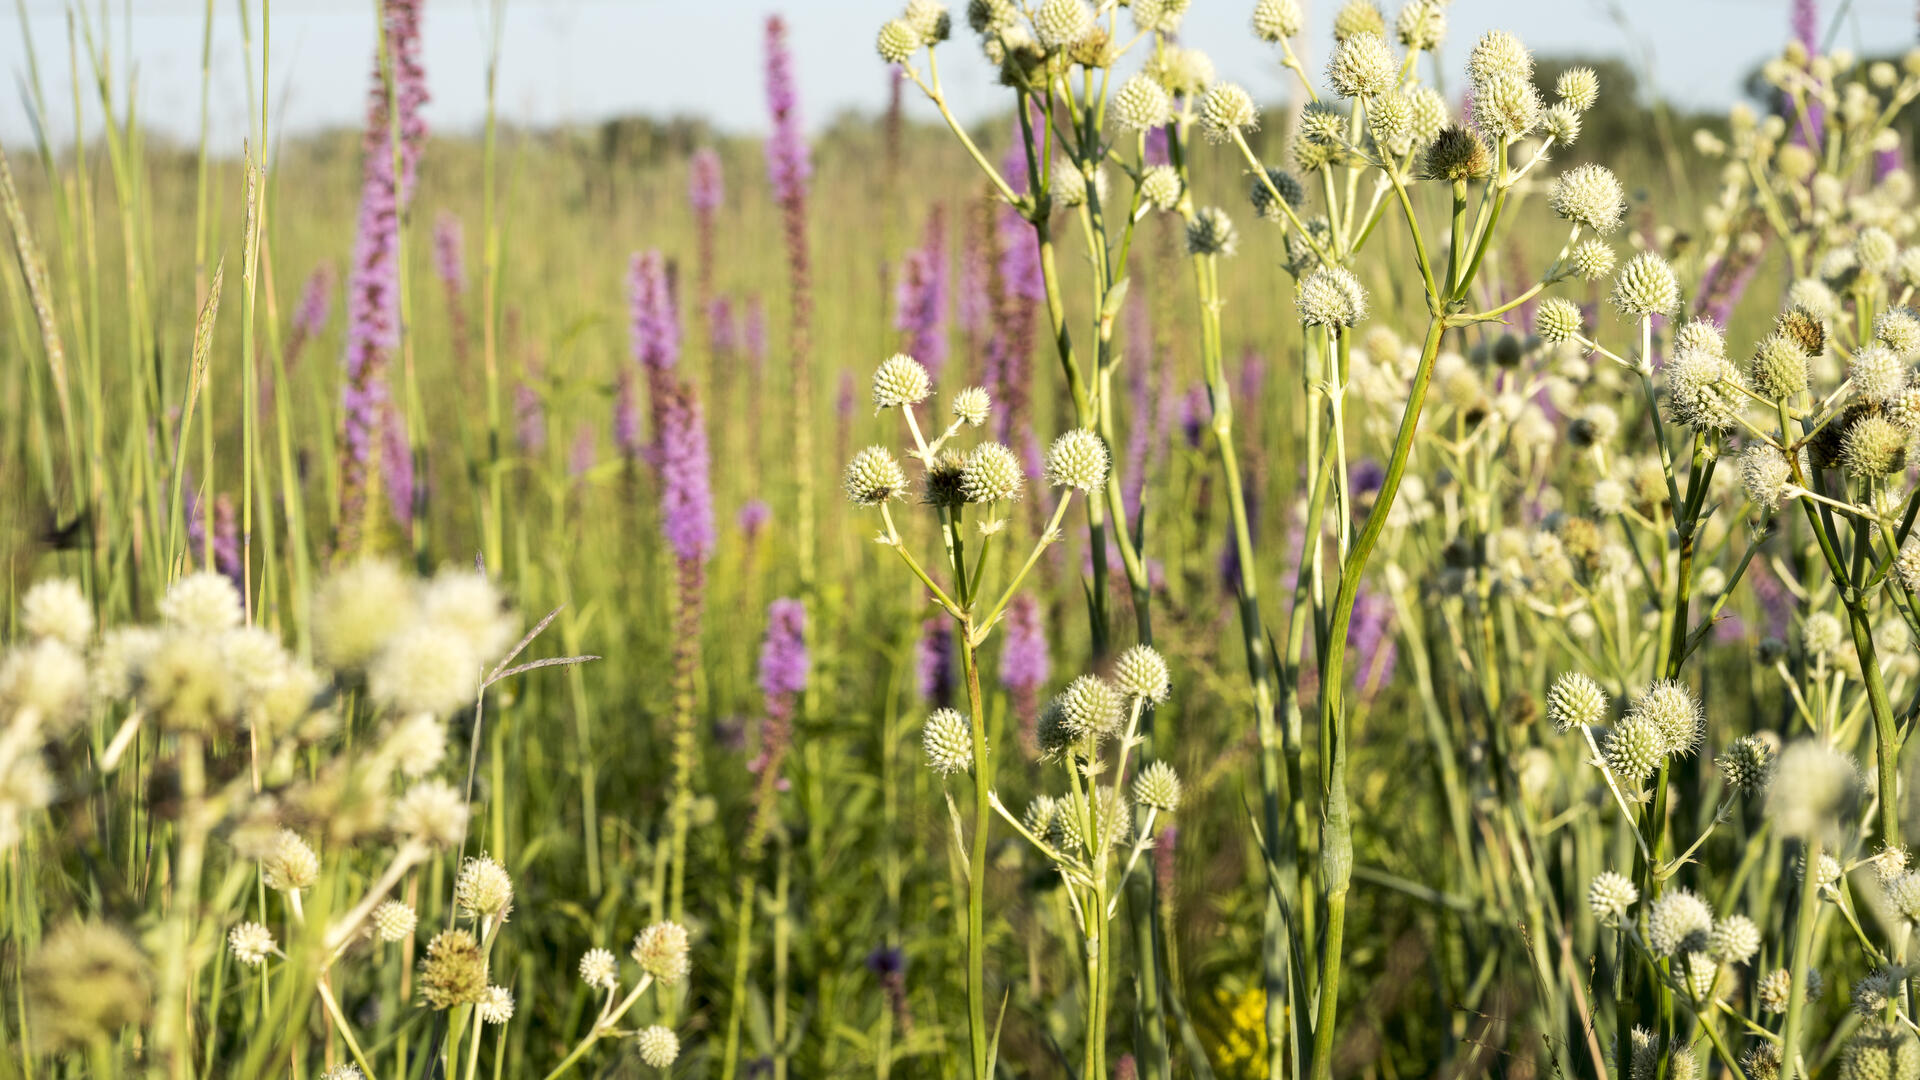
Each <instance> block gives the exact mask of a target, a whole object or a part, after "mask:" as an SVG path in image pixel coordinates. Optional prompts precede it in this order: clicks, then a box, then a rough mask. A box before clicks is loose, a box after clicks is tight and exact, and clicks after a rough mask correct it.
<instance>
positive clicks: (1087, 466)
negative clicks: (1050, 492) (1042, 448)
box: [1046, 428, 1111, 491]
mask: <svg viewBox="0 0 1920 1080" xmlns="http://www.w3.org/2000/svg"><path fill="white" fill-rule="evenodd" d="M1110 460H1111V459H1110V458H1108V456H1107V444H1106V443H1105V442H1104V441H1103V440H1102V439H1101V438H1100V436H1099V435H1096V434H1094V432H1092V431H1091V430H1089V429H1087V428H1074V429H1073V430H1071V431H1068V432H1067V433H1066V434H1064V435H1061V436H1060V437H1059V438H1057V439H1055V440H1053V445H1051V446H1049V447H1047V458H1046V473H1047V483H1048V484H1049V485H1051V486H1053V487H1070V488H1079V489H1080V490H1081V491H1092V490H1093V489H1094V488H1097V487H1099V486H1100V485H1101V484H1104V483H1106V482H1107V468H1108V463H1109V461H1110Z"/></svg>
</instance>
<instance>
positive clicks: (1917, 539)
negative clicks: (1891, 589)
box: [1893, 533, 1920, 592]
mask: <svg viewBox="0 0 1920 1080" xmlns="http://www.w3.org/2000/svg"><path fill="white" fill-rule="evenodd" d="M1893 569H1894V572H1895V573H1897V574H1899V575H1900V581H1901V582H1902V583H1903V584H1905V585H1906V587H1907V588H1908V589H1910V590H1913V591H1915V592H1920V533H1916V534H1912V535H1909V536H1908V537H1907V542H1906V543H1904V544H1901V545H1900V554H1899V555H1898V556H1896V557H1895V558H1894V560H1893Z"/></svg>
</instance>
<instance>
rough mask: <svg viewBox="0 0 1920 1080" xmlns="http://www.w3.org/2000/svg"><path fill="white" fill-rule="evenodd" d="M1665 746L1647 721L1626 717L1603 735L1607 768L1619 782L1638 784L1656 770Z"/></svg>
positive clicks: (1664, 752)
mask: <svg viewBox="0 0 1920 1080" xmlns="http://www.w3.org/2000/svg"><path fill="white" fill-rule="evenodd" d="M1665 746H1666V742H1665V740H1663V739H1662V738H1661V736H1660V732H1659V730H1658V729H1656V728H1655V727H1654V726H1653V724H1652V722H1651V721H1649V720H1647V719H1646V718H1645V717H1641V716H1634V715H1632V714H1629V715H1628V716H1627V718H1626V719H1625V720H1622V721H1621V722H1620V723H1619V725H1617V726H1616V727H1615V728H1614V729H1613V730H1612V731H1611V732H1610V733H1608V735H1607V745H1606V750H1605V756H1606V759H1607V768H1608V769H1609V770H1611V771H1612V772H1613V775H1614V776H1615V777H1617V778H1619V779H1620V780H1622V781H1624V782H1626V783H1628V784H1638V783H1640V782H1641V781H1642V780H1645V779H1646V778H1647V777H1649V776H1652V775H1653V771H1654V770H1655V769H1657V768H1659V767H1660V762H1661V760H1662V759H1663V758H1664V757H1665V756H1666V751H1665Z"/></svg>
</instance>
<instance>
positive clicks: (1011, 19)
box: [967, 0, 1020, 35]
mask: <svg viewBox="0 0 1920 1080" xmlns="http://www.w3.org/2000/svg"><path fill="white" fill-rule="evenodd" d="M1019 19H1020V12H1019V9H1017V8H1015V7H1014V6H1013V0H968V2H967V26H968V27H969V28H971V29H972V30H973V32H974V33H976V34H981V35H993V34H1000V33H1004V32H1005V31H1007V30H1009V29H1011V28H1012V27H1013V26H1014V25H1015V24H1016V23H1018V21H1019Z"/></svg>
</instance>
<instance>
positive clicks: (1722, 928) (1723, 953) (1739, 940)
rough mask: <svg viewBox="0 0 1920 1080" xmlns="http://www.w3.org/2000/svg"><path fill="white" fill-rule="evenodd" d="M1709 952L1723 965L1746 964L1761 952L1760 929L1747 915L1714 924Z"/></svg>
mask: <svg viewBox="0 0 1920 1080" xmlns="http://www.w3.org/2000/svg"><path fill="white" fill-rule="evenodd" d="M1707 951H1708V952H1709V953H1711V954H1712V955H1713V958H1714V959H1715V960H1718V961H1719V962H1721V963H1723V964H1744V963H1746V962H1747V961H1749V960H1751V959H1753V955H1754V954H1755V953H1757V952H1759V951H1760V928H1759V927H1758V926H1755V925H1754V923H1753V920H1752V919H1749V918H1747V917H1746V916H1745V915H1729V916H1727V917H1726V918H1724V919H1721V920H1720V921H1719V922H1716V923H1714V924H1713V932H1712V933H1710V934H1708V935H1707Z"/></svg>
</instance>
